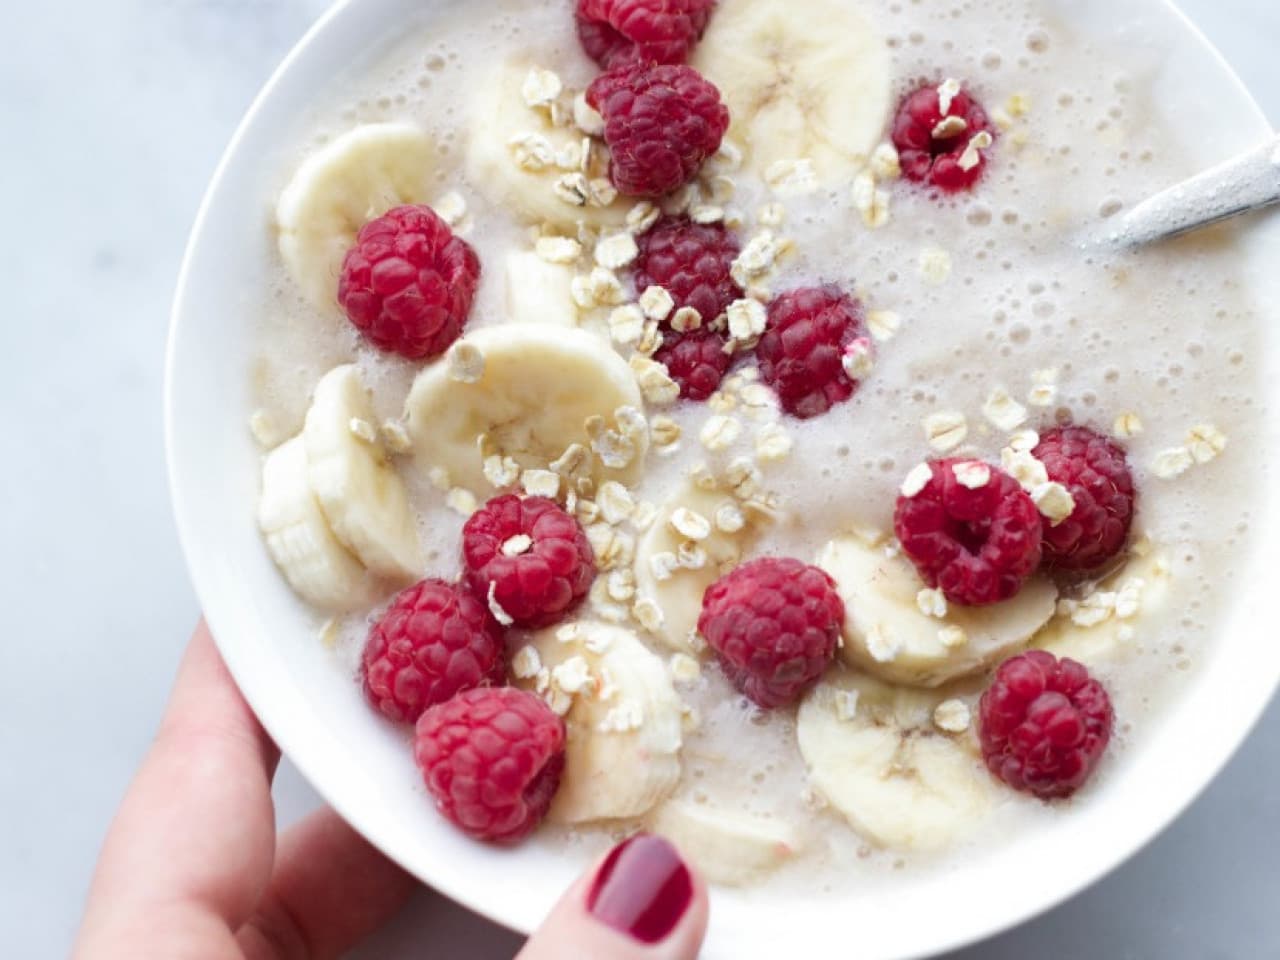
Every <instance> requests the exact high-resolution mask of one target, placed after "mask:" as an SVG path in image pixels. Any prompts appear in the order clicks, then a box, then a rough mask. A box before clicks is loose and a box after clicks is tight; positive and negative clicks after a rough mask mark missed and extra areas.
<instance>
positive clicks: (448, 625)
mask: <svg viewBox="0 0 1280 960" xmlns="http://www.w3.org/2000/svg"><path fill="white" fill-rule="evenodd" d="M502 671H503V663H502V629H501V628H500V627H499V626H498V622H497V621H496V620H494V619H493V615H492V614H491V613H490V612H489V608H488V607H487V606H486V605H485V603H484V601H482V600H477V599H476V598H475V597H473V596H472V595H471V594H470V593H468V592H467V591H466V590H463V589H461V588H460V587H458V586H456V585H454V584H451V583H445V582H444V581H443V580H423V581H422V582H421V583H417V584H414V585H413V586H412V587H409V589H407V590H405V591H403V592H402V593H400V594H399V595H398V596H397V597H396V598H395V599H394V600H392V601H391V606H389V607H387V609H386V611H385V612H384V613H383V614H382V616H380V617H379V618H378V620H377V622H376V623H374V625H373V627H372V628H371V629H370V630H369V639H368V640H367V641H366V642H365V647H364V658H363V660H362V663H361V671H360V672H361V676H362V677H363V679H364V692H365V696H367V697H368V698H369V702H370V703H372V704H373V705H374V706H375V707H377V708H378V709H379V710H380V711H381V712H382V713H383V714H385V715H386V716H387V717H389V718H390V719H392V720H396V721H399V722H409V723H412V722H413V721H414V720H417V719H418V717H419V716H421V715H422V711H423V710H425V709H426V708H427V707H429V706H432V705H433V704H437V703H442V702H443V701H445V700H448V699H449V698H450V697H452V696H453V695H454V694H455V693H457V692H458V691H459V690H467V689H470V688H471V687H478V686H480V685H481V684H487V683H491V682H498V683H501V680H498V679H497V678H498V677H500V676H502Z"/></svg>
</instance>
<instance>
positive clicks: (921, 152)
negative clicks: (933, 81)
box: [893, 80, 996, 193]
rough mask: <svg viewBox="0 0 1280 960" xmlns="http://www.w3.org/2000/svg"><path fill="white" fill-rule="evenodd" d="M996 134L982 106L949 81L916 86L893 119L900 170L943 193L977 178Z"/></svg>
mask: <svg viewBox="0 0 1280 960" xmlns="http://www.w3.org/2000/svg"><path fill="white" fill-rule="evenodd" d="M995 136H996V131H995V128H994V127H992V125H991V123H990V121H988V119H987V113H986V111H985V110H983V109H982V105H981V104H980V103H978V101H977V100H975V99H974V98H973V97H972V96H971V95H970V94H969V93H968V91H966V90H965V89H964V88H963V87H961V86H960V85H959V84H958V83H956V82H955V81H952V80H948V81H946V82H944V83H942V84H940V85H939V86H936V87H921V88H920V89H919V90H916V91H915V92H914V93H912V94H911V95H910V96H908V97H907V98H906V99H905V100H903V101H902V105H901V106H900V107H898V114H897V116H896V117H895V118H894V121H893V145H894V146H895V147H897V148H898V161H899V163H900V164H901V166H902V175H903V176H904V177H906V178H907V179H908V180H914V181H917V182H925V183H929V184H932V185H933V186H935V187H938V188H940V189H942V190H945V191H946V192H948V193H958V192H959V191H961V190H968V189H969V188H971V187H972V186H973V185H974V184H975V183H977V182H978V180H979V179H980V178H981V177H982V172H983V171H984V170H985V169H986V166H987V155H986V154H985V153H983V150H986V149H989V148H990V146H991V145H992V143H994V141H995Z"/></svg>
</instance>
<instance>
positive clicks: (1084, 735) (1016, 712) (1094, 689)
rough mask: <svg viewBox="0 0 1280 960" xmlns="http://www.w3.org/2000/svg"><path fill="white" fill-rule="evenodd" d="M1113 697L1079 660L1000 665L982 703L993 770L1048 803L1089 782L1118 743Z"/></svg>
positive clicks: (1034, 658) (1025, 657)
mask: <svg viewBox="0 0 1280 960" xmlns="http://www.w3.org/2000/svg"><path fill="white" fill-rule="evenodd" d="M1112 719H1113V716H1112V710H1111V698H1110V697H1109V696H1107V691H1106V690H1105V689H1103V687H1102V684H1100V683H1098V681H1097V680H1094V679H1093V678H1092V677H1090V676H1089V671H1088V670H1086V669H1085V668H1084V667H1083V666H1081V665H1080V664H1078V663H1076V662H1075V661H1074V660H1068V659H1063V660H1059V659H1058V658H1057V657H1055V656H1054V655H1053V654H1051V653H1046V652H1045V651H1044V650H1030V651H1028V652H1026V653H1024V654H1022V655H1020V656H1017V657H1013V658H1011V659H1009V660H1006V661H1005V662H1004V663H1002V664H1000V669H998V670H997V671H996V675H995V678H994V679H993V680H992V681H991V686H989V687H988V688H987V690H986V692H985V693H984V694H983V695H982V701H981V702H980V703H979V704H978V739H979V740H980V741H981V743H982V758H983V759H984V760H985V761H986V762H987V769H989V770H990V771H991V772H992V773H993V774H995V775H996V776H997V777H999V778H1000V779H1001V780H1003V781H1004V782H1005V783H1007V784H1008V785H1009V786H1011V787H1013V789H1015V790H1022V791H1025V792H1026V793H1034V794H1035V795H1036V796H1037V797H1040V798H1042V799H1045V800H1048V799H1050V798H1053V797H1068V796H1070V795H1071V794H1073V793H1075V792H1076V791H1077V790H1079V789H1080V787H1081V786H1083V784H1084V782H1085V781H1086V780H1087V779H1089V775H1090V774H1091V773H1093V770H1094V768H1095V767H1096V766H1097V765H1098V759H1099V758H1100V757H1101V756H1102V751H1103V750H1105V749H1106V746H1107V741H1108V740H1110V739H1111V724H1112Z"/></svg>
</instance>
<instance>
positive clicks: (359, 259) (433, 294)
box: [338, 206, 480, 360]
mask: <svg viewBox="0 0 1280 960" xmlns="http://www.w3.org/2000/svg"><path fill="white" fill-rule="evenodd" d="M479 282H480V260H479V258H478V257H477V256H476V252H475V251H474V250H472V249H471V247H470V245H469V244H468V243H467V242H466V241H465V240H461V239H459V238H458V237H455V236H454V235H453V231H452V230H450V229H449V225H448V224H447V223H445V222H444V221H443V220H441V219H440V218H439V217H438V216H436V214H435V212H434V211H433V210H432V209H431V208H430V207H424V206H416V207H396V208H395V209H394V210H389V211H387V212H386V213H385V214H383V215H382V216H380V217H378V218H377V219H376V220H371V221H369V222H368V223H366V224H365V225H364V226H363V227H362V228H361V229H360V233H359V234H357V235H356V242H355V246H353V247H352V248H351V249H350V250H349V251H348V252H347V256H346V259H345V260H343V261H342V276H341V279H340V280H339V281H338V303H339V304H341V305H342V309H343V310H345V311H346V313H347V317H348V319H350V321H351V322H352V323H353V324H355V327H356V329H357V330H359V331H360V332H361V333H363V334H364V335H365V337H367V338H368V339H369V341H370V342H371V343H373V344H374V345H375V346H376V347H378V348H379V349H382V350H387V351H389V352H391V353H398V354H400V356H402V357H405V358H407V359H409V360H422V359H425V358H427V357H434V356H436V355H438V354H440V353H443V352H444V351H445V350H446V349H447V348H448V347H449V345H450V344H451V343H453V341H455V340H457V339H458V336H459V334H461V333H462V328H463V326H464V325H465V324H466V322H467V315H468V314H469V313H470V312H471V303H472V301H473V300H474V299H475V295H476V287H477V286H478V284H479Z"/></svg>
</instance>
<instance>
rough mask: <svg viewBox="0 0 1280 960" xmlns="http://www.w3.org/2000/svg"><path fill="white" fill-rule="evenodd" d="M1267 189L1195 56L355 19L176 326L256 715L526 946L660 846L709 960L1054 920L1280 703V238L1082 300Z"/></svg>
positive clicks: (843, 19)
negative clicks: (1152, 230) (1227, 164)
mask: <svg viewBox="0 0 1280 960" xmlns="http://www.w3.org/2000/svg"><path fill="white" fill-rule="evenodd" d="M655 11H656V12H655ZM1190 77H1194V78H1195V80H1194V82H1192V81H1191V80H1189V79H1187V78H1190ZM1267 133H1268V129H1267V126H1266V124H1265V122H1264V121H1263V120H1262V119H1261V117H1260V115H1259V112H1258V110H1257V108H1256V106H1255V105H1254V104H1253V102H1252V101H1251V100H1250V98H1249V97H1248V95H1247V94H1246V93H1245V92H1244V91H1243V90H1242V88H1241V87H1240V86H1239V84H1238V82H1237V81H1236V80H1235V78H1234V77H1233V75H1232V74H1231V73H1230V71H1229V70H1228V69H1227V68H1226V67H1225V65H1224V64H1222V63H1221V61H1220V60H1219V59H1218V57H1217V56H1216V54H1215V53H1214V52H1213V50H1212V49H1211V48H1210V47H1209V46H1208V45H1207V44H1206V43H1205V41H1204V40H1203V38H1201V37H1200V36H1199V35H1198V34H1197V33H1196V32H1195V31H1194V30H1193V28H1191V27H1190V25H1189V24H1187V23H1186V22H1185V21H1184V20H1183V19H1182V18H1181V17H1180V15H1179V14H1178V13H1177V12H1176V11H1175V10H1174V9H1173V8H1171V7H1169V6H1167V5H1165V4H1163V3H1158V2H1155V0H1125V2H1122V3H1116V2H1108V3H1101V2H1087V3H1079V2H1073V3H1064V2H1054V0H1009V2H1006V3H1001V4H983V5H977V4H964V3H941V2H934V0H919V2H894V0H861V2H859V3H850V2H844V0H808V2H807V3H805V4H801V5H798V6H797V5H795V4H785V5H784V4H776V3H773V2H771V0H721V2H719V3H717V4H714V5H712V4H709V3H703V2H695V0H688V2H685V3H679V4H666V5H661V4H658V5H649V6H646V5H645V4H642V3H641V4H636V3H630V2H625V0H619V2H610V0H583V2H582V3H579V4H577V5H576V8H575V5H574V4H573V3H572V2H570V0H548V2H545V3H544V2H539V3H514V2H504V0H485V2H483V3H474V4H468V5H463V4H453V3H445V2H441V3H435V4H427V5H424V4H421V3H410V2H408V0H365V2H362V3H358V4H356V3H346V4H339V5H337V6H336V7H334V8H333V9H332V10H331V11H330V12H329V13H328V14H327V15H326V16H325V18H323V20H322V21H321V22H320V23H319V24H317V26H316V27H315V28H314V29H313V30H312V32H311V33H310V34H309V35H308V36H307V37H306V38H305V39H304V41H303V42H302V43H301V44H300V45H299V47H298V48H297V49H296V50H295V51H294V53H293V54H291V55H290V57H289V58H288V60H287V61H286V62H285V64H284V65H283V66H282V68H281V69H280V71H278V73H277V74H276V76H275V77H274V78H273V79H272V81H271V82H270V83H269V84H268V86H267V88H266V90H265V91H264V92H263V94H262V95H261V96H260V97H259V99H258V101H257V102H256V103H255V105H254V106H253V108H252V109H251V110H250V112H249V115H248V117H247V118H246V120H245V122H244V124H243V125H242V127H241V129H240V130H239V132H238V133H237V135H236V137H235V139H234V140H233V142H232V145H231V147H230V148H229V150H228V152H227V155H226V157H225V158H224V160H223V163H222V165H221V167H220V168H219V170H218V173H217V174H216V176H215V178H214V182H213V185H212V186H211V188H210V191H209V194H208V196H207V197H206V199H205V203H204V206H203V208H202V210H201V213H200V217H199V219H198V222H197V224H196V227H195V231H194V233H193V237H192V240H191V246H190V249H189V251H188V255H187V259H186V263H185V265H184V269H183V275H182V280H181V282H180V285H179V290H178V295H177V302H176V305H175V313H174V324H173V331H172V335H171V341H170V354H169V368H168V396H167V415H168V440H169V458H170V469H171V477H172V486H173V495H174V499H175V504H176V510H177V516H178V522H179V527H180V532H181V536H182V540H183V543H184V547H185V550H186V553H187V558H188V563H189V564H190V567H191V570H192V575H193V578H194V580H195V583H196V587H197V591H198V593H199V595H200V598H201V601H202V604H203V605H204V609H205V611H206V614H207V616H208V618H209V621H210V623H211V626H212V628H213V631H214V634H215V636H216V637H217V639H218V643H219V645H220V647H221V649H222V652H223V654H224V656H225V657H226V660H227V662H228V665H229V666H230V668H231V670H232V672H233V673H234V675H235V677H236V679H237V681H238V682H239V684H240V685H241V687H242V689H243V690H244V692H245V695H246V697H247V698H248V700H249V701H250V703H251V704H252V705H253V707H254V709H255V710H256V711H257V712H258V714H259V715H260V717H261V718H262V720H263V723H264V724H265V726H266V727H267V728H268V730H269V731H270V732H271V734H272V735H273V737H275V738H276V740H277V742H278V743H279V744H280V745H281V747H282V748H283V749H284V750H285V751H286V752H287V753H288V754H289V755H290V757H291V758H292V759H293V760H294V761H295V762H296V763H297V765H298V766H299V768H300V769H301V770H302V771H303V772H304V774H305V775H306V776H307V777H308V778H309V779H310V780H311V782H312V783H313V784H314V785H315V786H316V788H317V789H318V790H319V791H320V792H321V793H322V794H323V795H324V796H325V798H326V799H327V800H328V801H329V802H330V803H331V804H333V806H334V807H335V808H336V809H337V810H338V811H339V812H340V813H341V814H342V815H343V816H345V817H346V818H347V819H348V820H350V822H351V823H352V824H353V825H354V826H356V827H357V828H358V829H359V830H361V831H362V832H363V833H364V834H365V835H366V836H368V837H369V839H370V840H371V841H372V842H374V843H375V844H376V845H377V846H379V847H380V848H381V849H382V850H383V851H385V852H386V853H387V854H388V855H389V856H390V857H392V858H393V859H395V860H397V861H398V862H399V863H401V864H402V865H404V866H405V867H406V868H407V869H408V870H410V871H412V872H413V873H414V874H416V875H417V876H419V877H420V878H422V880H423V881H424V882H426V883H429V884H431V885H432V886H434V887H436V888H438V889H440V890H441V891H443V892H445V893H446V894H448V895H449V896H451V897H454V898H456V899H457V900H459V901H460V902H462V903H464V904H466V905H467V906H469V907H471V908H473V909H475V910H478V911H480V912H481V913H484V914H485V915H487V916H489V917H491V918H493V919H494V920H496V921H498V922H500V923H503V924H506V925H508V926H511V927H513V928H516V929H520V930H529V929H531V928H532V927H533V926H534V925H535V924H536V923H537V922H538V920H539V918H540V917H541V916H542V915H543V914H544V913H545V912H546V910H547V909H548V908H549V907H550V905H551V904H552V903H553V902H554V900H555V898H556V897H557V895H558V892H559V891H560V890H561V889H563V888H564V886H566V885H567V884H568V883H569V882H570V880H571V879H572V877H573V876H575V875H576V873H577V872H578V871H580V870H581V869H582V867H583V866H584V865H585V864H586V862H588V861H589V859H590V858H591V857H592V856H594V855H596V854H598V853H599V852H600V851H601V850H603V849H604V848H605V847H607V846H608V845H609V844H611V843H613V842H615V841H617V840H618V839H620V838H622V837H624V836H626V835H628V834H629V833H632V832H634V831H636V830H639V829H646V830H652V831H656V832H660V833H663V834H665V835H667V836H669V837H670V838H671V839H672V840H673V841H674V842H675V843H676V844H677V845H678V846H680V847H681V849H682V850H683V852H684V853H685V855H686V856H687V857H688V858H689V859H690V860H691V861H692V862H694V863H695V864H696V865H697V866H698V867H699V868H701V869H702V870H703V872H704V873H705V874H706V875H707V876H708V878H709V879H710V880H711V881H712V882H713V883H714V885H715V891H714V893H713V900H714V906H713V911H712V913H713V918H712V927H711V933H710V937H709V940H708V943H707V947H706V955H707V956H709V957H746V956H764V955H772V954H774V953H775V952H776V951H777V950H778V949H779V948H780V947H782V946H783V945H786V946H789V947H792V948H796V947H800V948H802V949H806V950H809V951H811V952H814V953H816V954H818V955H822V954H824V953H825V952H828V950H829V945H830V944H832V943H836V942H840V943H854V942H856V944H857V952H858V954H859V955H860V956H866V957H909V956H919V955H925V954H929V953H933V952H936V951H939V950H943V949H947V948H949V947H954V946H957V945H960V944H962V943H965V942H967V941H970V940H972V939H975V938H977V937H981V936H984V935H987V934H990V933H992V932H994V931H996V930H999V929H1001V928H1003V927H1006V926H1008V925H1010V924H1013V923H1015V922H1017V921H1019V920H1021V919H1024V918H1026V917H1028V916H1030V915H1032V914H1033V913H1035V912H1037V911H1039V910H1042V909H1045V908H1047V907H1049V906H1051V905H1052V904H1054V903H1056V902H1058V901H1060V900H1061V899H1063V898H1064V897H1066V896H1068V895H1069V894H1071V893H1072V892H1074V891H1076V890H1078V889H1080V888H1081V887H1082V886H1084V885H1085V884H1087V883H1089V882H1091V881H1092V880H1094V879H1096V878H1097V877H1099V876H1100V875H1102V874H1103V873H1104V872H1105V871H1107V870H1109V869H1110V868H1112V867H1113V866H1115V865H1116V864H1117V863H1118V862H1120V861H1121V860H1122V859H1123V858H1124V857H1126V856H1128V855H1129V854H1131V853H1132V852H1133V851H1134V850H1136V849H1137V848H1138V847H1139V846H1140V845H1141V844H1143V843H1144V842H1146V841H1147V840H1148V839H1150V837H1152V836H1153V835H1154V834H1155V833H1156V832H1157V831H1158V830H1159V829H1161V828H1162V827H1163V826H1164V825H1165V824H1167V823H1168V822H1169V821H1170V820H1171V819H1172V818H1173V817H1174V816H1175V815H1176V814H1177V813H1178V811H1179V810H1180V809H1182V807H1183V806H1185V805H1186V804H1187V803H1188V802H1190V800H1191V799H1192V798H1193V797H1194V796H1195V795H1196V793H1197V792H1198V791H1199V790H1200V789H1201V788H1202V787H1203V786H1204V785H1205V784H1206V783H1207V782H1208V781H1209V779H1210V778H1211V777H1212V776H1213V775H1214V773H1216V771H1217V770H1218V769H1219V768H1220V766H1221V765H1222V764H1223V763H1224V762H1225V761H1226V759H1227V757H1228V756H1229V755H1230V753H1231V752H1232V750H1234V748H1235V747H1236V746H1237V745H1238V743H1239V742H1240V740H1241V739H1242V738H1243V737H1244V735H1245V733H1246V732H1247V731H1248V729H1249V727H1250V725H1251V724H1252V723H1253V721H1254V720H1255V719H1256V718H1257V716H1258V714H1259V713H1260V712H1261V710H1262V707H1263V706H1264V704H1265V702H1266V700H1267V698H1268V697H1269V696H1270V694H1271V692H1272V691H1273V689H1274V687H1275V684H1276V680H1277V677H1278V676H1280V648H1277V647H1276V645H1275V644H1271V643H1269V642H1268V640H1267V638H1268V632H1269V630H1270V625H1269V614H1268V612H1267V610H1266V607H1265V604H1258V603H1256V602H1250V601H1251V600H1252V598H1253V597H1254V596H1255V595H1263V596H1265V595H1266V593H1265V592H1266V590H1267V588H1268V584H1267V583H1266V581H1265V578H1266V577H1267V575H1268V571H1270V570H1273V569H1275V568H1276V562H1277V560H1278V559H1280V557H1277V555H1276V553H1277V551H1276V548H1275V546H1274V544H1275V542H1276V540H1277V538H1276V537H1275V536H1274V535H1273V533H1274V531H1273V529H1272V528H1273V526H1274V524H1275V521H1274V519H1273V509H1272V505H1271V502H1270V498H1269V497H1265V496H1264V491H1265V490H1266V489H1267V488H1268V486H1269V483H1270V475H1271V471H1272V469H1273V467H1272V460H1273V454H1272V451H1273V450H1274V449H1275V443H1276V440H1277V432H1278V431H1277V427H1276V425H1275V423H1274V421H1273V420H1272V419H1271V418H1269V417H1268V415H1267V413H1268V411H1269V409H1270V402H1271V397H1270V394H1271V392H1272V391H1274V390H1275V389H1276V388H1275V387H1274V386H1272V384H1274V383H1275V382H1276V377H1275V375H1274V374H1275V370H1274V366H1275V363H1276V359H1277V347H1276V346H1275V344H1274V342H1273V340H1274V334H1273V333H1272V331H1271V329H1270V328H1271V326H1272V325H1271V324H1270V323H1269V319H1270V315H1271V312H1272V309H1271V304H1272V303H1274V302H1275V295H1276V293H1277V291H1276V290H1275V289H1274V287H1275V282H1274V280H1273V279H1272V274H1273V273H1274V271H1269V270H1268V269H1267V265H1268V264H1269V263H1274V261H1275V258H1276V256H1277V254H1280V233H1278V232H1277V229H1276V225H1275V224H1274V223H1271V224H1268V223H1266V222H1263V221H1257V222H1252V223H1243V224H1238V225H1233V226H1228V227H1218V228H1215V229H1213V230H1212V231H1209V232H1207V233H1203V234H1200V235H1197V236H1193V237H1188V238H1183V239H1181V240H1179V241H1177V242H1175V243H1169V244H1165V245H1161V246H1159V247H1154V248H1150V249H1145V250H1140V251H1123V252H1122V251H1098V250H1089V251H1083V250H1082V249H1081V248H1080V246H1079V243H1078V238H1079V237H1080V236H1082V235H1083V234H1085V232H1087V231H1089V230H1091V229H1095V228H1097V227H1098V226H1099V225H1100V224H1104V223H1105V221H1106V220H1107V218H1109V217H1112V216H1114V215H1116V214H1117V213H1119V212H1121V211H1123V210H1124V209H1125V208H1127V207H1128V206H1131V205H1132V204H1133V203H1135V202H1137V201H1139V200H1141V199H1142V198H1143V197H1145V196H1146V195H1148V194H1150V193H1152V192H1154V191H1155V190H1157V189H1159V188H1161V187H1164V186H1166V185H1168V184H1169V183H1172V182H1176V181H1178V180H1179V179H1182V178H1184V177H1186V176H1188V175H1190V174H1192V173H1194V172H1195V171H1197V170H1198V169H1200V168H1202V167H1205V166H1207V165H1209V164H1211V163H1213V162H1215V161H1218V160H1221V159H1223V158H1225V157H1227V156H1229V155H1231V154H1233V153H1235V152H1237V151H1239V150H1242V149H1244V148H1246V147H1248V146H1251V145H1253V144H1254V143H1256V142H1257V141H1259V140H1260V139H1262V138H1263V137H1264V136H1265V135H1266V134H1267ZM922 905H924V907H923V912H924V913H925V914H926V915H927V917H928V922H924V923H922V922H921V914H922Z"/></svg>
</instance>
